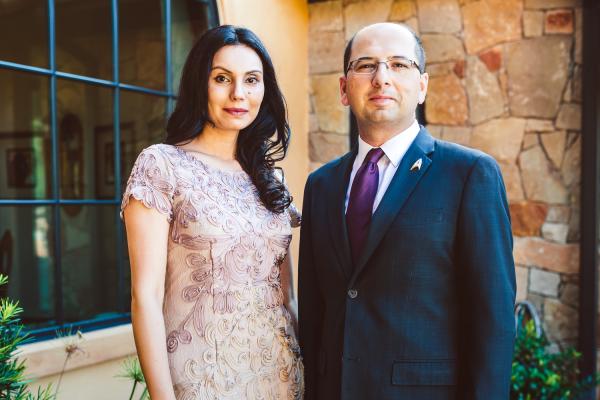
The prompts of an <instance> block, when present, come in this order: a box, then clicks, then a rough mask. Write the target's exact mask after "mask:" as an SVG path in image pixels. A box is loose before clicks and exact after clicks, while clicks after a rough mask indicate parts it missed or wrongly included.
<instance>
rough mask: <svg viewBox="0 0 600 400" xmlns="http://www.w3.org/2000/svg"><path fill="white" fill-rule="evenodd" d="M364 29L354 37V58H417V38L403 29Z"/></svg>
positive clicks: (381, 27) (384, 27)
mask: <svg viewBox="0 0 600 400" xmlns="http://www.w3.org/2000/svg"><path fill="white" fill-rule="evenodd" d="M369 28H371V27H368V28H366V29H363V30H361V31H359V32H358V33H357V34H356V36H355V37H354V40H353V43H352V58H357V57H366V56H386V57H389V56H405V57H409V58H414V57H415V44H416V43H415V38H414V37H413V35H412V33H411V32H410V31H409V30H408V29H406V28H404V27H402V26H399V25H398V26H396V27H389V26H379V27H373V29H369Z"/></svg>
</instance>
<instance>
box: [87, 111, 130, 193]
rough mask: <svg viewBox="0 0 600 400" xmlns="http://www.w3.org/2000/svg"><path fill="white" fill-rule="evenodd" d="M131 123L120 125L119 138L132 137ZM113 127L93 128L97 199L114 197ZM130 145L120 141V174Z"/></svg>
mask: <svg viewBox="0 0 600 400" xmlns="http://www.w3.org/2000/svg"><path fill="white" fill-rule="evenodd" d="M133 126H134V125H133V123H131V122H129V123H123V124H121V127H120V129H121V138H130V137H133ZM114 137H115V135H114V129H113V125H100V126H97V127H96V128H94V145H95V146H94V155H95V157H94V159H95V170H96V173H95V182H96V185H95V186H96V187H95V192H96V196H95V197H96V198H97V199H112V198H114V197H115V189H116V188H115V176H116V171H115V151H114V150H115V139H114ZM130 147H131V145H130V143H129V142H128V141H125V140H123V139H121V173H123V171H124V166H125V160H127V157H128V155H129V153H130V152H131V151H130Z"/></svg>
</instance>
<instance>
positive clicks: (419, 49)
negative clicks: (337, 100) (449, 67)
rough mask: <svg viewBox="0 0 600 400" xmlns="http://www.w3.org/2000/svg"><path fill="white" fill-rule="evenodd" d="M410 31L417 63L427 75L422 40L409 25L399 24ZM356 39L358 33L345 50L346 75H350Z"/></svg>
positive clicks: (420, 69)
mask: <svg viewBox="0 0 600 400" xmlns="http://www.w3.org/2000/svg"><path fill="white" fill-rule="evenodd" d="M398 25H400V26H403V27H404V28H406V29H408V31H409V32H410V33H412V36H413V38H414V39H415V54H416V55H417V60H416V61H417V63H418V64H419V72H421V73H422V74H423V73H425V49H424V48H423V42H421V38H420V37H419V36H417V34H416V33H415V31H413V30H412V29H411V28H410V27H409V26H408V25H404V24H398ZM355 37H356V33H355V34H354V35H353V36H352V38H351V39H350V40H349V41H348V44H346V49H345V50H344V75H347V74H348V63H349V62H350V55H351V53H352V43H353V42H354V38H355Z"/></svg>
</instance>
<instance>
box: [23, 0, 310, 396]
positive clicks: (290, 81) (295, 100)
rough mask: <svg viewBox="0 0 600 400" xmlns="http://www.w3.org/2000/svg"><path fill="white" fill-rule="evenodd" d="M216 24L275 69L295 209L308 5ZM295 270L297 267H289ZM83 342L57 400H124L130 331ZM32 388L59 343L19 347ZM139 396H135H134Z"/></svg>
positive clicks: (48, 368)
mask: <svg viewBox="0 0 600 400" xmlns="http://www.w3.org/2000/svg"><path fill="white" fill-rule="evenodd" d="M218 7H219V15H220V19H221V23H223V24H225V23H229V24H235V25H242V26H244V27H247V28H250V29H251V30H253V31H254V32H255V33H256V34H257V35H258V36H259V37H260V38H261V39H262V40H263V42H264V43H265V45H266V47H267V49H268V50H269V52H270V55H271V57H272V59H273V62H274V64H275V69H276V72H277V76H278V79H279V83H280V86H281V89H282V91H283V93H284V95H285V98H286V101H287V104H288V109H289V120H290V125H291V128H292V136H293V137H292V142H291V145H290V148H289V153H288V157H287V159H286V160H285V161H284V162H283V163H282V167H283V168H284V170H285V175H286V180H287V183H288V186H289V188H290V190H291V192H292V195H293V196H294V199H295V203H296V205H297V206H298V207H300V206H301V204H302V192H303V189H304V182H305V180H306V176H307V173H308V99H307V93H308V60H307V55H308V6H307V4H306V1H305V0H285V1H281V0H255V1H247V0H219V1H218ZM298 237H299V230H295V231H294V239H293V242H292V246H293V251H292V254H293V260H294V262H295V265H296V262H297V259H298V258H297V254H298ZM294 269H295V270H297V268H296V267H295V268H294ZM85 336H86V337H87V339H86V340H85V341H83V342H82V343H81V344H80V346H81V348H82V351H79V352H77V353H76V354H75V355H74V356H73V358H72V359H70V360H69V362H68V364H67V372H65V374H64V375H63V378H62V382H61V385H60V392H59V396H58V399H59V400H81V399H86V400H96V399H98V400H105V399H115V400H119V399H127V398H129V392H130V391H131V384H130V382H129V381H127V380H125V379H122V378H116V377H115V376H116V375H118V374H119V373H120V370H121V364H122V362H123V360H124V359H125V358H126V356H127V355H128V354H134V353H135V348H134V345H133V338H132V334H131V326H130V325H127V326H122V327H118V328H113V329H107V330H102V331H98V332H93V333H91V334H89V335H85ZM23 351H24V353H23V354H22V356H23V358H27V359H28V360H27V365H28V371H29V375H30V376H31V377H33V378H37V381H36V383H35V384H34V385H32V388H33V389H34V390H36V388H37V386H45V385H47V384H50V383H52V384H53V385H56V382H57V380H58V377H59V374H58V373H59V371H60V370H61V368H62V364H63V362H64V359H65V343H64V341H60V340H54V341H49V342H43V343H38V344H34V345H30V346H24V347H23ZM138 393H139V391H138Z"/></svg>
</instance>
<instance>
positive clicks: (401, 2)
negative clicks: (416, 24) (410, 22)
mask: <svg viewBox="0 0 600 400" xmlns="http://www.w3.org/2000/svg"><path fill="white" fill-rule="evenodd" d="M416 15H417V9H416V7H415V2H414V0H395V1H394V3H393V4H392V10H391V11H390V18H389V19H390V21H406V20H407V19H409V18H412V17H415V16H416Z"/></svg>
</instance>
